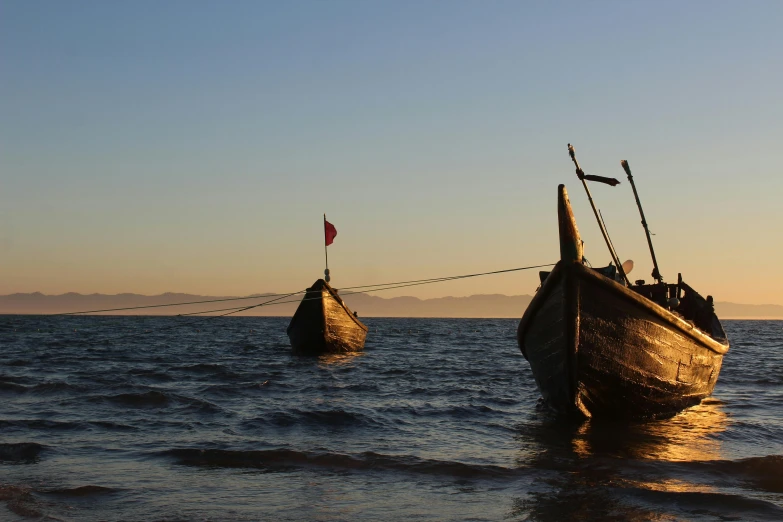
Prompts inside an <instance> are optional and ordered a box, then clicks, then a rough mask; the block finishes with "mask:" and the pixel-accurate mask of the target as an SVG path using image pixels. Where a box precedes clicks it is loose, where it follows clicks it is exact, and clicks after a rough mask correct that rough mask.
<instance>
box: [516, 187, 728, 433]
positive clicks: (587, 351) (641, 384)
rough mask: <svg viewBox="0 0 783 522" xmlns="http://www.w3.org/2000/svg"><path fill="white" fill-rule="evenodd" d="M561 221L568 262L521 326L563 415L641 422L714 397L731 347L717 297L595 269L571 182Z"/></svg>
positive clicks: (545, 391) (563, 257)
mask: <svg viewBox="0 0 783 522" xmlns="http://www.w3.org/2000/svg"><path fill="white" fill-rule="evenodd" d="M558 223H559V234H560V262H558V263H557V265H556V266H555V268H554V269H553V270H552V272H551V273H550V274H549V275H548V276H547V277H546V279H544V280H543V283H542V285H541V288H540V289H539V290H538V292H537V293H536V295H535V297H534V298H533V300H532V301H531V303H530V306H528V308H527V310H526V311H525V314H524V315H523V316H522V320H521V321H520V323H519V328H518V329H517V342H518V343H519V348H520V349H521V350H522V354H523V355H524V356H525V358H526V359H527V360H528V361H529V362H530V367H531V369H532V371H533V376H534V377H535V379H536V384H537V385H538V388H539V390H540V391H541V395H542V396H543V397H544V400H545V401H546V402H547V403H548V404H549V405H550V406H551V407H552V408H554V409H555V410H557V411H559V412H562V413H567V414H571V413H578V414H581V415H584V416H587V417H614V418H625V419H632V418H651V417H664V416H669V415H673V414H675V413H677V412H679V411H681V410H682V409H684V408H687V407H688V406H692V405H694V404H698V403H699V402H700V401H701V400H702V399H703V398H704V397H707V396H708V395H710V394H711V393H712V390H713V388H714V387H715V383H716V381H717V380H718V374H719V373H720V368H721V364H722V362H723V355H724V354H725V353H726V352H727V351H728V349H729V343H728V341H727V340H726V338H725V333H724V331H723V327H722V326H721V324H720V321H718V318H717V317H716V316H715V314H714V311H713V309H712V301H711V298H708V299H707V300H705V299H703V298H702V297H701V296H699V295H698V293H696V292H695V291H693V289H692V288H690V287H689V286H687V285H685V284H683V283H682V282H681V281H680V282H678V285H676V290H677V292H676V295H677V296H679V292H680V290H682V289H685V292H686V293H685V295H684V296H683V301H682V302H680V301H679V299H678V298H671V297H669V296H670V295H671V292H670V288H669V286H667V285H651V286H644V285H640V286H636V287H627V286H625V285H624V284H620V283H618V282H616V281H615V280H614V279H610V278H608V277H605V276H604V275H602V274H600V273H599V272H598V271H597V270H593V269H591V268H588V267H586V266H585V265H584V264H583V251H582V240H581V238H580V236H579V230H578V229H577V226H576V221H575V219H574V215H573V212H572V210H571V204H570V202H569V200H568V194H567V192H566V190H565V187H564V186H563V185H560V186H559V187H558ZM662 292H663V293H662ZM648 294H649V295H648ZM664 294H665V295H664ZM650 296H653V297H655V299H656V300H657V301H659V302H661V303H662V304H663V305H664V306H667V307H668V306H671V307H673V309H676V310H677V312H678V313H673V312H671V311H670V310H669V309H668V308H664V307H663V306H661V305H660V304H658V303H657V302H655V301H654V300H653V299H651V298H649V297H650ZM680 313H682V314H685V315H684V316H682V315H680ZM689 315H690V317H688V316H689ZM684 317H688V318H689V319H690V320H685V319H684ZM694 321H695V322H694ZM696 324H699V325H700V326H701V328H705V331H702V330H700V329H699V328H697V327H696V326H695V325H696ZM705 332H709V334H708V333H705Z"/></svg>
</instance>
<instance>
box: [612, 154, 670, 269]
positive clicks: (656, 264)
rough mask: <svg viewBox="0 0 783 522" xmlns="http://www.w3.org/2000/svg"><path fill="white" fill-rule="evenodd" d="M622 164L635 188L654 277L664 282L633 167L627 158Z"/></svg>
mask: <svg viewBox="0 0 783 522" xmlns="http://www.w3.org/2000/svg"><path fill="white" fill-rule="evenodd" d="M620 165H622V166H623V170H624V171H625V173H626V174H627V175H628V181H630V182H631V188H632V189H633V197H635V198H636V206H637V207H639V215H640V216H642V226H643V227H644V233H645V234H646V235H647V246H649V247H650V255H651V256H652V262H653V272H652V276H653V279H657V280H658V282H659V283H663V276H662V275H661V273H660V272H659V271H658V261H657V260H656V259H655V250H653V244H652V238H651V237H650V229H649V227H648V226H647V220H646V219H644V210H642V202H641V201H639V193H638V192H636V184H635V183H634V182H633V176H631V167H630V165H628V162H627V161H626V160H621V161H620Z"/></svg>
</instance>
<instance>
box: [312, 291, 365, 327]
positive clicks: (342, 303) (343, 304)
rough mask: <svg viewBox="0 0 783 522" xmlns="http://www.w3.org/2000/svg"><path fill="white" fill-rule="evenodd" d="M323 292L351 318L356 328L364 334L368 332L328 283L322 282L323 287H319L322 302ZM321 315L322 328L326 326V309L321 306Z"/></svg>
mask: <svg viewBox="0 0 783 522" xmlns="http://www.w3.org/2000/svg"><path fill="white" fill-rule="evenodd" d="M324 290H326V291H327V292H328V293H329V297H331V298H332V299H334V300H335V301H337V304H339V305H340V306H341V307H342V309H343V310H344V311H345V313H347V314H348V316H349V317H350V318H351V320H352V321H353V322H354V323H355V324H356V326H358V327H359V328H361V329H362V330H364V331H365V332H368V331H369V328H368V327H367V325H365V324H364V323H362V322H361V321H360V320H359V318H358V317H357V316H355V315H354V314H353V312H352V311H351V309H350V308H348V305H346V304H345V302H344V301H343V300H342V298H341V297H340V296H339V295H338V294H337V292H336V291H335V290H334V288H332V286H331V285H330V284H329V283H327V282H326V281H324V282H323V286H322V287H321V299H322V300H323V299H324V298H325V297H326V295H324ZM321 313H322V314H323V316H324V326H326V324H327V317H326V307H325V306H323V305H322V306H321Z"/></svg>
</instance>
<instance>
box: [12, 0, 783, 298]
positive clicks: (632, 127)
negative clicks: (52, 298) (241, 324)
mask: <svg viewBox="0 0 783 522" xmlns="http://www.w3.org/2000/svg"><path fill="white" fill-rule="evenodd" d="M781 21H783V2H780V1H777V0H770V1H761V0H755V1H747V2H740V1H729V2H721V1H714V0H710V1H702V2H700V1H688V2H681V1H676V2H674V1H655V2H634V1H630V2H619V1H612V2H563V3H559V2H533V1H516V0H515V1H509V2H505V1H492V2H479V1H471V2H464V1H457V0H448V1H446V0H433V1H426V2H421V1H416V2H402V1H397V0H395V1H386V2H376V1H370V2H367V1H363V0H357V1H337V0H334V1H290V2H273V1H267V2H262V1H247V2H241V1H232V2H217V1H214V2H200V1H191V0H188V1H164V2H159V1H151V0H140V1H135V2H104V1H91V2H84V1H67V2H64V1H49V2H47V1H28V0H18V1H9V0H0V294H7V293H13V292H33V291H40V292H44V293H49V294H56V293H63V292H68V291H74V292H80V293H93V292H100V293H120V292H136V293H145V294H156V293H162V292H167V291H171V292H189V293H199V294H211V295H227V294H228V295H247V294H251V293H255V292H276V291H280V292H283V291H295V290H298V289H301V288H304V287H306V286H308V285H309V284H310V283H312V282H313V281H314V280H315V279H316V278H318V277H319V276H321V274H322V271H323V228H322V214H323V213H324V212H325V213H326V214H327V217H328V219H329V220H330V221H331V222H332V223H334V224H335V225H336V227H337V230H338V235H337V238H336V240H335V242H334V244H333V245H332V246H330V247H329V261H330V268H331V269H332V272H333V282H334V284H335V286H337V287H340V286H353V285H360V284H368V283H381V282H391V281H398V280H406V279H420V278H426V277H438V276H446V275H458V274H465V273H472V272H481V271H488V270H496V269H504V268H512V267H519V266H525V265H531V264H539V263H547V262H554V261H556V259H557V257H558V242H557V236H556V234H557V224H556V188H557V185H558V183H565V184H566V186H567V187H568V188H569V193H570V195H571V200H572V202H573V204H574V210H575V214H576V217H577V220H578V222H579V225H580V230H581V231H582V235H583V238H584V239H585V241H586V244H587V246H586V256H587V257H588V259H590V261H591V262H592V263H593V264H594V265H598V264H606V263H608V261H609V255H608V254H607V253H606V249H605V247H604V246H603V243H602V240H601V237H600V234H599V232H598V228H597V226H596V224H595V222H594V220H593V216H592V213H591V211H590V208H589V206H588V203H587V198H586V197H585V195H584V193H583V191H582V188H581V184H580V183H579V182H578V180H577V179H576V176H575V175H574V172H573V167H572V164H571V163H570V160H569V158H568V155H567V151H566V144H567V143H569V142H571V143H573V144H574V145H575V146H576V150H577V157H578V159H579V160H580V162H581V164H582V166H583V167H584V169H585V171H587V172H588V173H593V174H600V175H608V176H614V177H617V178H618V179H621V180H622V181H623V183H622V184H621V185H619V186H618V187H615V188H609V187H606V186H604V185H593V186H592V190H593V196H594V198H595V200H596V203H597V204H598V206H599V207H600V208H601V209H602V212H603V215H604V218H605V220H606V222H607V226H608V228H609V232H610V233H611V235H612V239H613V241H614V244H615V246H616V248H617V250H618V253H619V255H620V257H621V258H623V259H627V258H631V259H633V260H634V261H635V262H636V269H635V270H634V273H633V274H632V279H635V278H645V279H647V280H649V279H650V276H649V273H650V270H651V268H652V263H651V262H650V261H649V255H648V251H647V246H646V241H645V238H644V234H643V231H642V228H641V226H640V224H639V216H638V212H637V209H636V206H635V203H634V200H633V194H632V192H631V189H630V186H629V184H628V183H627V180H626V179H625V176H624V174H623V171H622V169H621V168H620V160H621V159H627V160H628V161H629V163H630V165H631V168H632V170H633V173H634V178H635V180H636V183H637V187H638V189H639V191H640V194H641V198H642V202H643V204H644V205H645V213H646V216H647V220H648V222H649V223H650V226H651V228H652V231H653V232H654V233H655V236H654V242H655V247H656V254H657V257H658V260H659V263H660V267H661V272H662V273H663V275H664V277H666V278H667V279H668V280H670V281H674V280H676V277H677V272H682V273H683V277H684V278H685V280H686V281H688V282H689V283H690V284H691V285H692V286H694V287H696V288H697V289H698V290H699V291H700V292H701V293H703V294H705V295H706V294H712V295H714V296H715V299H716V300H718V301H734V302H744V303H776V304H783V275H781V265H782V263H781V258H783V246H781V241H783V231H782V230H781V223H782V222H783V206H782V205H781V194H782V193H783V172H781V167H780V166H781V163H782V162H783V157H782V155H781V154H782V149H781V145H780V144H781V141H783V97H782V96H781V93H782V92H783V36H781V30H780V25H781ZM536 283H537V275H536V273H535V271H533V272H523V273H520V274H516V275H505V276H490V277H483V278H476V279H472V280H466V281H464V282H459V283H440V284H437V285H429V286H422V287H415V288H411V289H404V290H401V291H396V293H394V292H388V293H383V294H379V295H385V296H392V295H401V294H404V295H416V296H419V297H436V296H446V295H455V296H459V295H470V294H476V293H504V294H510V295H511V294H531V293H533V291H534V290H535V288H536Z"/></svg>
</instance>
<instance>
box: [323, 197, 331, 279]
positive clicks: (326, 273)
mask: <svg viewBox="0 0 783 522" xmlns="http://www.w3.org/2000/svg"><path fill="white" fill-rule="evenodd" d="M324 257H325V258H326V270H324V280H325V281H326V282H327V283H328V282H329V279H330V278H329V251H328V250H327V246H326V213H325V212H324Z"/></svg>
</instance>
